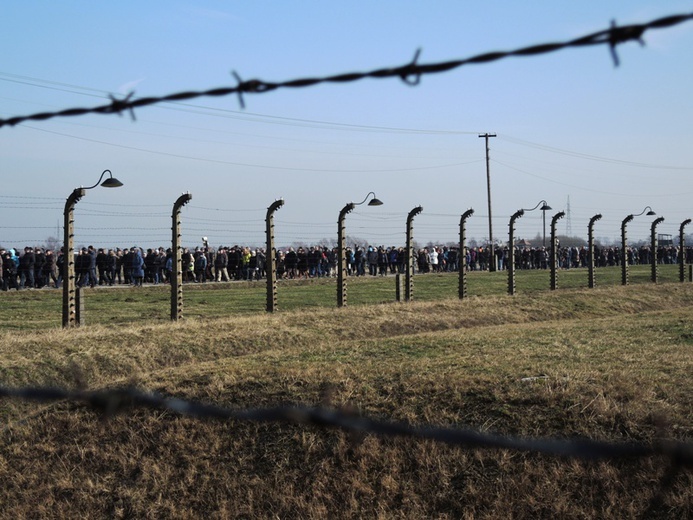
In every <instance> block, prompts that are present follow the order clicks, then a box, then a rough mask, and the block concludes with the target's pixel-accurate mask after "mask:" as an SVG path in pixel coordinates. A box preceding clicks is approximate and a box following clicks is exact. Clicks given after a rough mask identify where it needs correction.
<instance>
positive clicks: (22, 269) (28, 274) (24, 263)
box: [19, 247, 36, 289]
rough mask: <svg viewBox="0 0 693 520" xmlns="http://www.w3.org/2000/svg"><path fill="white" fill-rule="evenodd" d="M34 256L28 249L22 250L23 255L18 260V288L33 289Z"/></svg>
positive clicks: (30, 249) (31, 250)
mask: <svg viewBox="0 0 693 520" xmlns="http://www.w3.org/2000/svg"><path fill="white" fill-rule="evenodd" d="M35 263H36V256H35V255H34V251H33V249H32V248H30V247H25V248H24V254H23V255H22V256H21V257H20V258H19V288H20V289H24V287H27V288H29V289H33V288H34V264H35Z"/></svg>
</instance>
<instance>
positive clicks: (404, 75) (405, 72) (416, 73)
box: [399, 48, 421, 86]
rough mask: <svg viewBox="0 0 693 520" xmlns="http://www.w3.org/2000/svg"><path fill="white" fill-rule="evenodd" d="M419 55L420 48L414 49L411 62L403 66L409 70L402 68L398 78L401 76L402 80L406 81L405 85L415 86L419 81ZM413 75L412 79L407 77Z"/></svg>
mask: <svg viewBox="0 0 693 520" xmlns="http://www.w3.org/2000/svg"><path fill="white" fill-rule="evenodd" d="M420 55H421V49H420V48H419V49H416V53H415V54H414V58H413V59H412V60H411V63H409V65H407V66H406V67H405V69H409V70H403V71H402V73H401V74H400V76H399V77H400V78H402V81H404V83H406V84H407V85H410V86H416V85H418V84H419V83H421V72H419V71H417V70H416V69H417V67H418V63H417V62H418V61H419V56H420ZM411 75H413V76H414V79H409V76H411Z"/></svg>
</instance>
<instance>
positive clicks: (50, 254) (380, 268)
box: [0, 245, 693, 291]
mask: <svg viewBox="0 0 693 520" xmlns="http://www.w3.org/2000/svg"><path fill="white" fill-rule="evenodd" d="M679 249H680V248H678V247H675V246H673V245H667V246H661V247H659V248H658V249H657V251H656V253H655V254H656V261H657V262H658V263H661V264H675V263H677V261H678V259H679V253H680V251H679ZM652 254H653V253H652V251H650V247H649V246H646V245H643V246H641V247H630V248H628V250H627V258H628V263H629V264H649V263H650V262H651V261H652ZM684 254H685V255H686V258H685V261H686V263H693V248H691V247H687V248H686V250H685V252H684ZM345 258H346V268H347V275H349V276H367V275H368V276H387V275H388V274H398V273H404V272H405V270H406V266H407V254H406V248H404V247H396V246H392V247H385V246H372V245H365V246H360V245H354V246H353V247H347V248H346V251H345ZM509 258H510V255H509V249H508V248H507V247H498V248H495V250H494V252H493V256H492V254H491V250H490V248H488V247H469V248H466V249H465V252H464V257H462V255H460V251H459V248H457V247H449V246H430V247H424V248H417V249H416V252H415V254H414V257H413V258H412V265H413V268H414V272H416V273H430V272H434V273H440V272H450V271H452V272H456V271H458V270H459V268H460V263H461V262H462V261H463V260H464V261H465V262H464V264H463V265H465V266H466V267H465V268H466V269H468V270H469V271H485V270H488V269H489V264H490V262H491V261H495V267H496V269H497V270H503V269H507V263H508V260H509ZM514 258H515V268H516V269H548V268H549V267H550V260H551V259H550V250H549V249H547V248H545V247H516V249H515V256H514ZM621 258H622V255H621V250H620V248H618V247H599V246H595V251H594V260H595V266H596V267H607V266H618V265H620V264H621ZM181 260H182V262H181V271H182V275H183V282H186V283H188V282H194V283H205V282H208V281H217V282H227V281H231V280H261V279H263V278H266V276H267V254H266V252H265V250H264V249H262V248H253V247H247V246H238V245H235V246H221V247H219V248H217V249H213V248H210V247H196V248H194V249H189V248H183V249H182V254H181ZM64 261H65V259H64V255H63V251H62V250H58V251H53V250H51V249H44V248H40V247H37V248H32V247H25V248H24V250H23V251H18V250H15V249H8V250H6V249H2V248H0V276H1V278H0V286H1V287H2V289H3V290H4V291H7V290H9V289H17V290H19V289H33V288H42V287H55V288H58V287H60V285H61V283H62V273H63V266H64ZM74 262H75V264H74V266H75V276H76V284H77V286H78V287H95V286H97V285H100V286H104V285H107V286H113V285H123V284H126V285H127V284H129V285H133V286H141V285H142V284H143V283H150V284H159V283H170V280H171V276H172V271H173V254H172V251H171V249H170V248H169V249H164V248H163V247H159V248H150V249H146V250H144V249H142V248H140V247H131V248H123V249H120V248H114V249H107V248H98V249H97V248H94V247H93V246H89V247H83V248H81V249H78V250H76V251H75V257H74ZM588 262H589V256H588V248H587V247H580V248H578V247H560V248H558V249H557V263H558V267H559V268H562V269H573V268H580V267H587V265H588ZM337 269H338V249H337V248H336V247H332V248H330V247H326V246H309V247H297V248H294V247H289V248H284V249H280V250H277V252H276V274H277V278H279V279H281V278H286V279H297V278H319V277H329V276H336V274H337Z"/></svg>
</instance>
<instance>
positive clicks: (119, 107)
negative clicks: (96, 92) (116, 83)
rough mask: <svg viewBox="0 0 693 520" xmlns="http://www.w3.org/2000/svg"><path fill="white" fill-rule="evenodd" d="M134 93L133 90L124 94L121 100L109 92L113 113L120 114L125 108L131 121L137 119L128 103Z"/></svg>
mask: <svg viewBox="0 0 693 520" xmlns="http://www.w3.org/2000/svg"><path fill="white" fill-rule="evenodd" d="M134 94H135V91H134V90H133V91H132V92H130V93H129V94H128V95H127V96H125V99H122V100H119V99H116V98H115V97H114V96H113V95H112V94H109V95H108V97H109V98H110V100H111V107H112V111H113V113H116V114H118V115H119V116H122V115H123V112H124V111H125V110H127V111H128V112H129V113H130V119H131V120H132V121H133V122H135V121H137V118H136V117H135V110H134V108H133V107H132V105H130V104H129V103H130V99H131V98H132V96H133V95H134Z"/></svg>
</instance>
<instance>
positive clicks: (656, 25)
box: [0, 13, 693, 127]
mask: <svg viewBox="0 0 693 520" xmlns="http://www.w3.org/2000/svg"><path fill="white" fill-rule="evenodd" d="M691 19H693V13H686V14H678V15H671V16H665V17H663V18H658V19H655V20H652V21H650V22H647V23H643V24H633V25H624V26H620V27H619V26H617V25H616V23H615V22H613V21H612V23H611V27H610V28H608V29H605V30H601V31H597V32H594V33H592V34H587V35H585V36H582V37H579V38H575V39H573V40H568V41H564V42H555V43H542V44H538V45H531V46H529V47H523V48H520V49H516V50H512V51H496V52H487V53H484V54H479V55H476V56H472V57H470V58H466V59H458V60H450V61H445V62H437V63H429V64H419V63H418V58H419V54H420V50H417V51H416V54H415V55H414V58H413V60H412V61H411V62H409V63H407V64H405V65H402V66H399V67H388V68H381V69H376V70H372V71H369V72H349V73H343V74H336V75H332V76H325V77H315V78H298V79H293V80H288V81H283V82H267V81H263V80H260V79H251V80H247V81H244V80H243V79H242V78H241V77H240V76H239V74H237V73H236V72H235V71H234V72H232V74H233V76H234V78H235V79H236V81H237V85H236V86H234V87H220V88H213V89H209V90H204V91H187V92H178V93H174V94H169V95H166V96H162V97H144V98H134V97H133V95H134V92H130V93H129V94H128V95H127V96H126V97H125V98H124V99H116V98H115V97H113V96H110V99H111V102H110V103H108V104H106V105H100V106H97V107H91V108H69V109H66V110H60V111H57V112H40V113H36V114H32V115H27V116H16V117H10V118H7V119H0V127H4V126H15V125H17V124H20V123H23V122H25V121H44V120H47V119H52V118H54V117H68V116H81V115H85V114H91V113H93V114H119V115H122V113H123V112H126V113H129V114H130V117H131V118H132V119H133V120H134V119H135V108H140V107H144V106H149V105H154V104H158V103H165V102H174V101H186V100H190V99H195V98H199V97H222V96H228V95H230V94H236V95H237V96H238V101H239V104H240V105H241V108H245V101H244V99H243V95H244V94H262V93H266V92H271V91H274V90H277V89H280V88H304V87H311V86H314V85H318V84H321V83H350V82H354V81H360V80H363V79H366V78H373V79H384V78H393V77H398V78H400V79H401V80H402V81H403V82H405V83H406V84H408V85H418V84H419V83H420V81H421V77H422V76H423V75H425V74H436V73H441V72H448V71H450V70H453V69H457V68H459V67H462V66H465V65H471V64H481V63H490V62H493V61H497V60H500V59H504V58H508V57H513V56H537V55H540V54H547V53H551V52H556V51H559V50H562V49H566V48H569V47H586V46H593V45H607V46H608V47H609V50H610V52H611V56H612V59H613V62H614V65H615V66H618V65H619V63H620V62H619V58H618V55H617V53H616V47H617V45H619V44H622V43H626V42H628V41H631V40H634V41H637V42H639V43H640V44H641V45H643V44H644V42H643V39H642V36H643V34H644V33H645V32H646V31H648V30H650V29H663V28H668V27H673V26H675V25H678V24H681V23H683V22H686V21H689V20H691Z"/></svg>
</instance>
